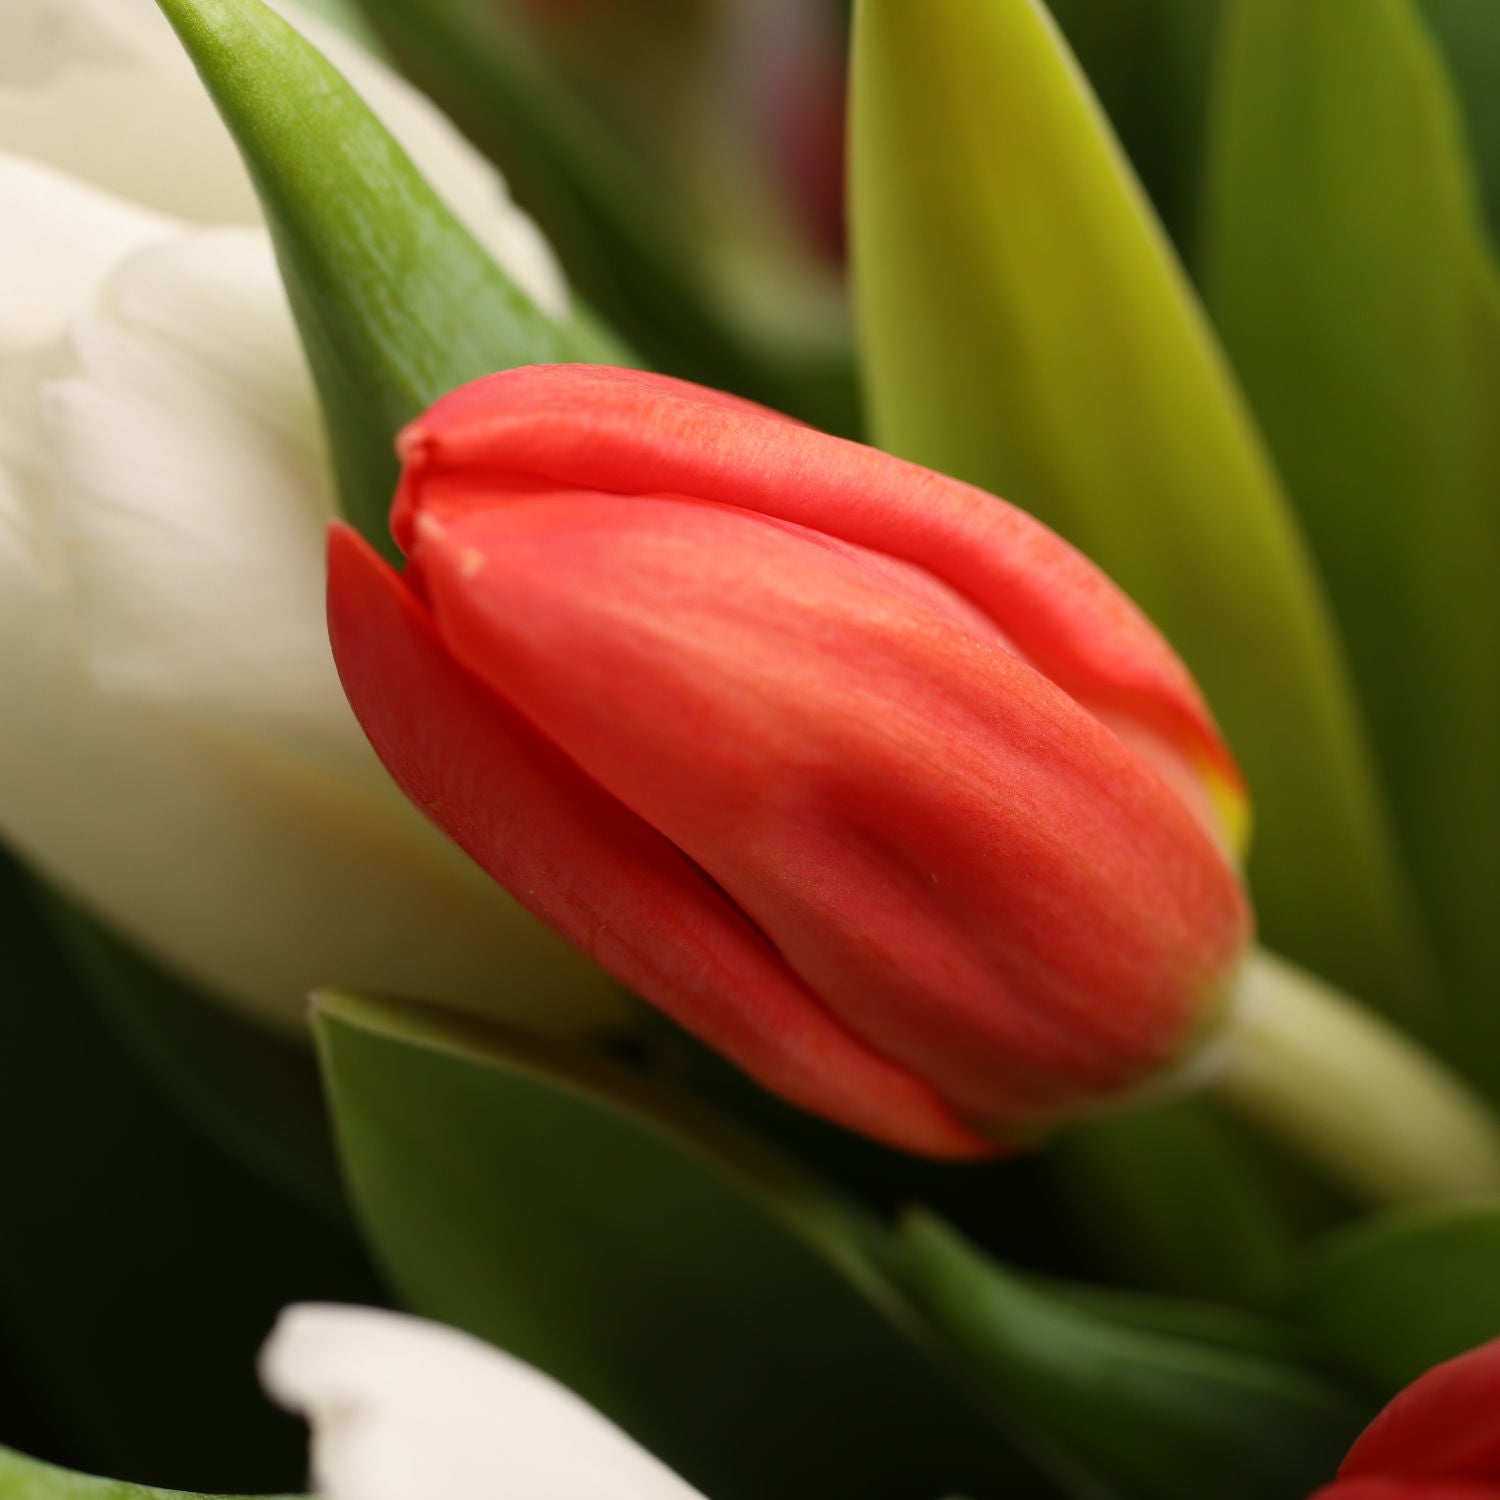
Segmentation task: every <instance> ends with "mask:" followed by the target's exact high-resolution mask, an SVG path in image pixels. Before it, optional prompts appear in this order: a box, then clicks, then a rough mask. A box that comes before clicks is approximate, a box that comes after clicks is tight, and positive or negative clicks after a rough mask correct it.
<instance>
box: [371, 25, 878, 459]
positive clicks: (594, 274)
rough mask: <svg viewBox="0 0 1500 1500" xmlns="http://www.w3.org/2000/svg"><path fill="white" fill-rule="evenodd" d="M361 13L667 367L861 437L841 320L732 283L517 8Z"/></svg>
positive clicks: (790, 284) (778, 288)
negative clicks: (572, 87)
mask: <svg viewBox="0 0 1500 1500" xmlns="http://www.w3.org/2000/svg"><path fill="white" fill-rule="evenodd" d="M358 3H359V5H360V7H361V9H362V10H363V12H364V14H365V15H366V17H367V18H368V20H369V22H370V24H371V25H372V26H373V27H374V28H375V30H376V31H377V32H378V33H379V34H380V36H381V38H382V39H383V40H384V41H385V43H386V44H387V46H388V47H389V48H390V50H391V52H392V53H393V54H394V55H395V56H396V57H397V58H398V59H399V60H400V62H401V64H402V66H403V67H404V68H405V69H406V70H407V71H408V72H409V73H410V74H411V76H412V77H413V78H415V79H416V80H417V81H418V82H419V83H420V84H421V85H422V86H423V87H424V88H425V89H426V90H427V91H428V92H429V93H430V94H431V95H432V96H433V98H435V99H437V100H438V101H439V103H440V104H442V105H443V107H444V108H445V109H446V110H447V111H448V112H449V113H450V114H451V115H452V116H453V118H454V119H455V120H457V121H458V122H459V124H460V125H461V126H462V127H463V128H464V130H465V131H466V132H467V133H468V134H469V136H470V137H471V138H472V139H473V140H474V141H476V142H477V143H478V144H479V145H480V146H481V147H482V148H483V149H484V150H485V151H486V152H487V153H488V154H489V155H490V156H491V157H492V158H493V159H494V160H495V161H496V162H498V163H499V165H500V167H501V169H502V170H503V171H504V172H505V174H506V178H507V180H508V181H509V182H510V183H511V184H512V186H513V187H514V188H515V190H516V192H517V194H518V196H519V197H520V199H521V201H523V202H525V203H526V204H527V205H528V206H530V207H531V208H532V209H533V210H534V212H535V213H536V215H537V217H538V219H539V221H540V222H541V223H542V224H543V225H544V226H545V227H546V229H547V232H548V234H549V236H550V237H551V239H552V241H553V243H554V244H555V245H556V247H557V249H558V252H559V253H560V255H561V256H562V258H563V261H564V263H565V264H566V265H567V267H568V271H569V274H570V275H571V276H572V277H573V279H574V282H575V284H576V285H577V286H578V287H579V289H580V290H581V291H582V292H583V293H584V294H585V295H586V296H587V297H588V298H589V299H590V300H591V302H592V303H593V304H594V305H595V306H596V307H598V308H599V309H600V311H601V312H602V313H603V314H604V316H605V317H607V318H608V319H609V320H610V321H611V323H612V325H613V326H614V327H616V328H618V329H620V331H621V332H622V333H623V334H624V335H625V337H626V338H628V339H629V340H630V341H631V343H632V344H634V345H635V346H637V347H638V348H639V349H641V351H642V352H643V353H644V354H645V355H646V356H647V357H648V358H649V359H650V360H652V361H653V363H655V364H656V365H658V366H659V367H660V368H662V369H664V370H667V371H669V372H670V373H672V374H674V375H680V376H684V377H686V378H688V379H692V380H698V381H702V382H703V383H705V384H707V385H713V386H719V387H722V388H724V389H726V390H733V391H737V392H739V393H740V394H742V395H746V396H751V397H753V398H755V399H757V400H760V401H765V402H767V403H768V404H770V405H772V406H776V407H779V408H781V409H783V410H787V411H791V412H792V413H793V414H795V415H797V416H800V417H802V418H804V420H807V421H810V422H813V423H815V424H816V425H817V426H820V427H824V428H828V429H830V430H834V431H840V432H852V431H853V430H854V429H855V428H856V426H857V424H858V412H857V398H856V395H855V392H854V389H853V374H852V369H851V358H850V354H849V348H848V330H847V327H846V326H845V323H844V320H843V319H842V317H841V316H839V314H838V312H837V310H836V309H835V308H832V307H830V306H829V305H828V299H827V298H826V297H823V296H819V295H818V294H817V293H816V291H815V290H814V289H813V288H811V287H809V286H807V285H805V284H803V283H801V282H799V281H797V280H794V279H792V278H790V277H787V276H758V275H756V274H755V272H756V267H755V266H754V265H751V266H748V267H747V266H743V265H742V266H739V267H737V268H736V270H735V273H734V274H733V275H726V274H725V268H724V267H723V266H722V265H720V264H719V261H720V259H721V258H722V257H721V256H720V255H717V254H716V253H715V251H714V247H713V246H712V245H711V244H710V243H709V242H708V240H707V239H706V237H705V234H704V232H703V228H702V226H701V225H700V224H699V223H698V222H697V221H696V219H695V217H694V215H692V214H691V213H690V212H688V211H687V209H686V207H685V206H684V205H683V204H682V203H681V202H679V201H678V200H677V198H676V197H675V196H674V195H673V194H672V193H670V192H669V191H667V190H666V189H665V188H664V187H663V184H662V183H661V182H660V181H659V180H658V179H657V178H656V177H654V176H653V175H652V174H651V172H650V171H649V170H648V169H647V168H646V166H645V164H644V163H642V162H641V161H638V160H636V159H635V158H634V157H633V156H632V155H631V153H630V152H629V151H628V150H627V149H626V148H625V147H624V146H623V145H622V144H621V142H620V141H619V140H618V138H617V137H616V136H615V135H613V134H612V133H611V132H610V130H609V129H608V128H607V127H606V126H605V124H604V123H603V122H602V121H601V120H600V119H598V118H596V117H595V116H594V115H593V114H591V113H590V112H589V110H588V109H587V108H586V107H584V105H583V104H582V102H581V101H580V100H579V99H578V98H576V97H575V96H574V95H573V94H572V93H571V92H570V91H569V89H568V88H567V87H566V86H565V85H564V84H563V83H562V82H561V80H560V79H559V78H558V77H557V76H556V73H555V70H553V69H552V68H551V67H550V66H549V63H548V59H547V58H546V56H545V55H544V54H543V52H542V51H541V49H540V48H539V47H538V46H537V45H536V43H535V40H534V38H533V37H531V36H529V35H528V34H527V32H526V29H525V28H524V26H523V25H522V24H520V22H519V21H518V19H517V17H516V15H515V13H514V12H515V10H516V7H515V6H514V5H512V4H509V3H507V0H358ZM747 273H748V274H747ZM747 293H748V295H745V294H747Z"/></svg>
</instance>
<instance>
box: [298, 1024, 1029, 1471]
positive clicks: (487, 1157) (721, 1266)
mask: <svg viewBox="0 0 1500 1500" xmlns="http://www.w3.org/2000/svg"><path fill="white" fill-rule="evenodd" d="M315 1025H316V1031H317V1035H318V1038H319V1042H320V1046H321V1049H322V1055H323V1058H324V1064H325V1069H326V1076H327V1080H328V1087H329V1095H330V1098H331V1100H332V1104H333V1110H334V1114H335V1117H336V1119H337V1122H338V1129H339V1134H340V1140H341V1145H342V1148H343V1153H344V1159H345V1163H346V1169H347V1174H348V1179H349V1182H350V1186H351V1190H352V1193H353V1196H354V1199H355V1202H356V1204H357V1207H358V1210H359V1212H360V1214H361V1216H362V1218H363V1220H364V1223H365V1225H366V1228H367V1230H368V1233H369V1235H370V1237H371V1239H372V1241H373V1242H374V1244H375V1245H376V1246H377V1248H378V1251H379V1254H380V1255H381V1257H382V1258H383V1260H384V1261H385V1264H386V1266H387V1268H388V1270H389V1272H390V1274H391V1276H392V1278H393V1280H394V1282H395V1285H396V1286H397V1288H398V1289H399V1290H400V1292H401V1293H402V1295H403V1297H404V1298H405V1300H406V1301H407V1302H408V1303H409V1305H411V1306H412V1307H413V1308H414V1309H415V1310H416V1311H418V1312H421V1313H423V1314H425V1315H427V1316H430V1317H435V1318H438V1319H440V1320H442V1321H443V1322H446V1323H450V1324H454V1325H456V1326H458V1327H461V1328H466V1329H468V1330H470V1331H471V1332H473V1333H476V1334H478V1335H480V1336H481V1337H484V1338H487V1339H489V1340H491V1341H492V1342H493V1343H495V1344H498V1345H500V1346H501V1347H503V1348H506V1349H509V1350H511V1351H512V1352H514V1353H516V1354H518V1355H520V1356H521V1357H522V1358H523V1359H526V1360H529V1361H531V1362H532V1363H533V1364H536V1365H538V1366H540V1367H541V1368H542V1369H545V1370H547V1371H549V1372H550V1373H552V1374H553V1375H555V1376H556V1377H557V1378H558V1379H560V1380H562V1381H563V1382H564V1383H565V1384H566V1385H568V1386H570V1387H571V1388H572V1389H573V1390H575V1391H577V1392H578V1393H579V1394H580V1395H582V1396H583V1397H584V1398H585V1399H586V1400H588V1401H590V1402H591V1403H592V1404H593V1405H595V1406H596V1407H598V1408H599V1409H600V1410H601V1411H603V1412H604V1413H605V1414H606V1415H608V1416H610V1417H611V1418H613V1419H614V1420H615V1421H617V1422H619V1423H620V1424H621V1425H622V1426H623V1427H624V1428H625V1429H626V1430H627V1431H629V1432H631V1433H633V1434H634V1435H635V1436H636V1437H637V1438H638V1439H639V1440H640V1441H641V1442H642V1443H644V1444H645V1446H646V1447H647V1448H649V1449H650V1450H651V1451H652V1452H654V1453H656V1454H658V1455H659V1456H660V1457H661V1458H662V1459H664V1460H665V1461H666V1462H667V1463H669V1464H670V1465H671V1466H672V1467H673V1468H675V1469H676V1470H678V1472H680V1473H681V1474H683V1475H684V1477H686V1478H687V1479H688V1480H689V1481H690V1482H692V1483H694V1484H696V1485H698V1486H699V1487H700V1488H702V1490H703V1491H704V1493H706V1494H708V1495H711V1496H713V1497H714V1500H753V1497H757V1496H760V1497H763V1496H766V1495H776V1496H778V1497H786V1500H796V1497H807V1500H815V1497H816V1500H826V1497H827V1496H828V1495H830V1494H850V1495H853V1494H858V1495H861V1496H865V1497H869V1500H879V1497H885V1496H889V1497H891V1500H897V1497H901V1500H910V1497H911V1496H912V1495H921V1494H939V1493H942V1492H943V1491H944V1490H945V1489H958V1490H970V1491H974V1492H978V1493H980V1494H999V1493H1003V1494H1006V1495H1014V1496H1041V1495H1046V1494H1052V1493H1056V1492H1055V1491H1053V1490H1051V1489H1049V1488H1048V1487H1047V1486H1045V1485H1043V1484H1042V1483H1041V1482H1040V1481H1039V1480H1038V1479H1037V1478H1036V1477H1035V1476H1034V1475H1033V1474H1032V1473H1031V1472H1030V1471H1029V1469H1028V1468H1027V1466H1026V1465H1025V1464H1023V1463H1022V1462H1021V1461H1020V1460H1019V1459H1018V1458H1017V1457H1016V1455H1015V1452H1014V1450H1013V1448H1012V1447H1011V1445H1010V1443H1009V1441H1008V1440H1007V1438H1006V1437H1005V1436H1004V1434H1003V1433H1002V1431H1001V1429H1000V1428H999V1426H998V1425H997V1424H996V1423H995V1422H994V1420H993V1418H992V1417H990V1416H989V1415H987V1414H985V1413H982V1412H981V1411H980V1410H979V1409H978V1408H977V1407H976V1406H975V1405H973V1404H972V1403H971V1402H969V1401H967V1400H966V1399H965V1397H964V1395H963V1394H962V1392H961V1391H960V1390H959V1389H958V1388H957V1387H956V1386H954V1385H952V1384H951V1383H950V1382H949V1380H948V1379H947V1378H946V1376H945V1375H944V1373H943V1372H942V1371H941V1370H940V1369H939V1368H938V1366H937V1365H936V1364H934V1363H933V1362H932V1360H931V1358H930V1357H929V1354H928V1353H927V1351H926V1349H925V1346H923V1345H922V1344H921V1343H919V1342H915V1341H914V1340H915V1337H916V1336H915V1333H914V1326H913V1324H912V1322H911V1320H910V1317H909V1314H907V1313H906V1312H905V1309H904V1304H903V1303H902V1302H901V1300H900V1299H899V1298H898V1297H897V1296H896V1294H895V1293H894V1292H893V1291H892V1289H891V1288H890V1287H889V1285H888V1284H887V1283H885V1282H884V1281H883V1279H882V1278H881V1277H880V1276H879V1275H877V1274H876V1273H875V1272H874V1271H873V1270H872V1269H871V1268H870V1265H869V1264H868V1262H867V1261H866V1260H865V1258H864V1256H863V1253H862V1250H861V1245H862V1242H863V1240H864V1238H865V1237H866V1236H867V1235H871V1234H873V1233H874V1231H873V1229H872V1228H871V1227H870V1226H868V1225H867V1224H865V1223H864V1222H863V1221H862V1220H860V1219H859V1218H858V1217H857V1216H855V1215H854V1214H853V1213H852V1211H850V1210H849V1209H847V1208H845V1207H844V1206H843V1205H842V1204H841V1203H839V1202H836V1201H834V1200H831V1199H829V1198H827V1197H826V1196H824V1195H823V1194H822V1193H821V1192H820V1191H819V1190H818V1189H816V1188H815V1187H813V1186H812V1185H811V1184H810V1183H809V1182H807V1181H806V1180H804V1179H802V1178H801V1177H800V1176H798V1175H795V1174H794V1173H792V1172H791V1171H790V1169H788V1168H787V1167H786V1166H784V1165H783V1164H782V1163H781V1162H780V1161H779V1159H776V1158H772V1157H769V1156H767V1155H766V1154H764V1152H763V1150H762V1149H761V1148H760V1147H759V1146H758V1145H757V1144H755V1143H754V1142H752V1141H750V1140H748V1139H746V1138H743V1137H740V1136H738V1135H736V1134H734V1133H732V1132H728V1131H727V1129H726V1127H724V1126H723V1125H722V1124H721V1123H720V1122H717V1121H712V1120H709V1119H707V1118H706V1117H704V1116H703V1115H702V1114H701V1113H700V1108H701V1107H699V1106H689V1105H688V1104H687V1103H686V1102H685V1101H681V1100H677V1099H675V1098H674V1097H672V1096H669V1095H667V1094H665V1093H664V1092H663V1091H662V1090H661V1089H660V1088H659V1086H656V1085H652V1084H649V1083H648V1082H647V1081H646V1079H645V1078H644V1077H642V1076H641V1075H637V1074H631V1073H626V1072H624V1071H623V1070H620V1069H618V1068H615V1067H613V1066H611V1065H607V1064H606V1063H605V1062H604V1061H603V1060H602V1059H599V1058H595V1057H590V1056H587V1055H573V1054H569V1053H566V1052H563V1051H561V1050H559V1049H558V1048H556V1047H554V1046H550V1045H545V1046H544V1045H543V1044H541V1043H539V1042H537V1041H536V1040H534V1039H525V1038H521V1037H517V1036H511V1035H508V1034H505V1035H502V1034H500V1033H498V1032H488V1031H487V1032H481V1031H479V1030H477V1029H475V1028H473V1027H469V1026H465V1025H464V1024H462V1023H460V1022H458V1021H456V1020H447V1019H441V1018H439V1017H438V1016H437V1015H436V1014H434V1013H430V1012H423V1011H420V1010H416V1009H414V1008H411V1007H399V1006H396V1005H394V1004H391V1003H388V1002H378V1003H377V1002H375V1001H370V1000H358V999H354V998H351V997H347V996H335V997H326V998H324V999H323V1000H322V1001H321V1003H320V1007H319V1010H318V1013H317V1018H316V1022H315ZM747 1434H753V1435H754V1436H753V1439H748V1438H747Z"/></svg>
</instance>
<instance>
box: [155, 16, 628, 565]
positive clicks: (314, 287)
mask: <svg viewBox="0 0 1500 1500" xmlns="http://www.w3.org/2000/svg"><path fill="white" fill-rule="evenodd" d="M159 4H160V5H161V8H162V10H163V11H164V12H165V13H166V16H167V18H168V20H170V21H171V23H172V25H173V27H174V28H175V29H176V31H177V34H178V36H179V37H180V38H181V40H182V43H183V45H184V47H186V49H187V51H188V53H189V55H190V56H191V57H192V59H193V62H194V64H195V65H196V66H197V69H198V71H199V73H200V74H201V75H202V78H203V81H204V83H205V85H206V86H207V88H208V91H209V93H210V94H211V95H212V96H213V100H214V103H215V104H216V105H217V106H218V109H219V112H220V114H221V115H222V116H223V117H224V121H225V123H226V125H228V127H229V129H230V131H231V133H232V134H233V136H234V138H235V142H236V144H237V145H238V146H239V148H240V152H241V155H242V156H243V157H244V159H245V163H246V166H247V167H248V168H249V171H250V175H251V178H252V179H253V181H254V183H255V187H256V191H257V192H258V193H259V195H260V200H261V205H262V207H263V208H264V210H265V214H266V218H267V220H268V222H269V223H270V226H271V232H272V235H273V237H274V239H275V242H276V253H277V258H278V259H279V261H280V264H281V273H282V278H283V279H284V281H285V282H286V287H287V293H288V296H289V297H290V299H291V304H292V310H293V312H294V313H295V314H296V317H297V326H298V328H299V329H300V331H301V334H302V340H303V344H304V345H305V347H306V349H307V353H308V359H309V361H310V363H311V365H312V369H313V374H314V376H315V378H316V380H317V383H318V391H319V394H320V396H321V397H322V400H323V407H324V412H325V415H326V418H327V422H328V428H329V433H330V437H331V439H332V444H333V453H334V460H335V466H336V468H337V470H338V476H339V484H340V489H341V491H342V495H343V501H344V506H345V511H346V514H347V515H348V516H349V519H350V520H351V521H353V522H354V523H355V524H356V525H357V526H358V527H359V528H360V530H361V531H363V532H364V534H365V535H366V536H367V537H368V538H369V539H370V540H371V541H372V542H373V543H374V544H375V545H376V546H378V547H380V548H381V549H382V550H383V551H384V552H385V553H386V554H387V556H392V555H393V552H392V544H391V540H390V536H389V533H388V530H387V527H386V514H387V511H388V510H389V507H390V500H391V495H392V493H393V492H394V490H395V484H396V473H397V470H396V458H395V452H394V447H393V443H394V439H395V435H396V433H397V432H398V431H399V429H400V428H401V427H402V426H404V425H405V424H406V423H407V422H409V421H411V420H412V418H414V417H416V416H417V415H418V414H419V413H421V412H422V411H424V410H425V409H426V408H427V407H428V406H430V405H431V404H432V403H433V402H434V401H435V400H436V399H437V398H438V397H439V396H442V395H444V394H445V393H446V392H448V391H450V390H452V389H453V388H454V387H455V386H458V385H461V384H463V383H464V382H465V381H468V380H472V379H474V378H475V377H477V376H480V375H484V374H487V373H489V372H490V371H493V370H499V369H505V368H508V367H510V366H513V365H525V364H542V363H555V362H563V361H568V360H600V361H615V362H619V360H620V358H621V356H620V354H619V351H618V350H617V349H616V348H615V346H613V345H612V344H610V343H609V342H608V341H606V340H603V339H601V338H600V337H599V336H598V335H597V334H596V333H594V332H593V331H592V330H591V329H589V328H588V327H586V326H585V325H583V324H581V323H566V324H561V323H557V322H554V321H553V320H551V319H550V318H548V317H547V316H546V315H545V314H543V313H542V312H541V311H540V310H539V309H538V308H537V307H536V305H535V303H533V302H532V300H531V299H530V297H529V296H527V294H526V293H525V292H523V291H522V290H521V289H520V288H519V287H518V286H517V285H516V284H515V283H514V282H513V281H512V280H511V279H510V277H509V276H507V275H506V273H505V272H504V271H502V270H501V269H500V267H499V266H498V265H496V264H495V262H494V261H493V260H492V259H491V258H490V255H489V253H488V252H487V251H486V250H485V249H484V248H483V247H482V246H481V245H480V244H479V243H478V241H476V240H475V239H474V237H473V235H471V234H470V233H469V231H468V230H467V229H466V228H465V227H464V226H463V225H462V224H460V223H459V221H458V220H457V219H456V218H455V217H454V216H453V214H452V212H451V211H450V210H449V209H448V207H447V206H446V205H445V204H444V203H443V202H442V200H441V199H440V198H439V197H438V196H437V194H436V193H435V192H434V191H433V189H432V188H431V187H430V186H429V185H428V183H427V182H426V180H425V179H424V178H423V177H422V175H421V174H420V173H419V172H418V171H417V169H416V168H415V167H414V166H413V165H412V163H411V160H410V159H409V158H408V157H407V155H406V153H405V152H404V151H402V149H401V148H400V146H398V145H397V144H396V142H395V141H394V140H393V139H392V138H391V135H390V133H389V132H388V131H387V130H386V128H385V127H384V126H383V125H382V124H381V123H380V121H379V120H377V119H376V117H375V116H374V114H372V113H371V111H370V110H369V109H368V107H367V106H366V105H365V104H364V103H363V101H362V100H361V99H360V98H359V96H358V95H357V94H356V93H355V92H354V90H353V89H352V88H350V86H349V85H348V84H347V83H346V82H345V81H344V79H343V78H342V77H341V76H340V75H339V74H338V73H337V72H336V71H335V70H334V68H333V67H332V66H331V65H330V64H329V63H328V62H327V61H326V60H325V59H324V58H323V56H322V55H321V54H320V53H319V52H318V51H317V50H316V49H315V48H313V47H312V46H311V45H310V44H309V43H308V42H306V41H305V40H303V38H302V37H301V36H300V35H299V34H298V32H296V31H295V30H294V29H293V28H292V27H291V26H289V25H287V24H286V22H284V21H283V20H281V18H280V17H279V16H278V15H277V14H276V13H275V12H274V11H272V10H270V9H269V8H268V7H267V6H265V5H263V4H262V3H261V0H159Z"/></svg>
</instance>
